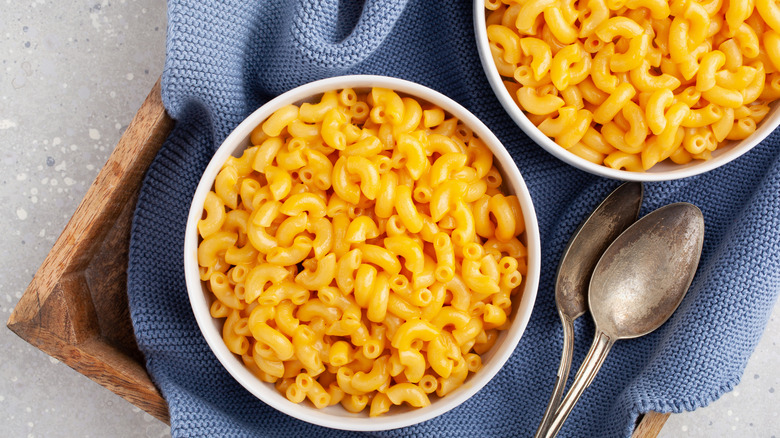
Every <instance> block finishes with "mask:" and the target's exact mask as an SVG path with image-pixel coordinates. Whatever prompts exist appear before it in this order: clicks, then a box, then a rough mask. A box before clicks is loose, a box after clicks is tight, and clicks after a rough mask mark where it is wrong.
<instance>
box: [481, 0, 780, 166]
mask: <svg viewBox="0 0 780 438" xmlns="http://www.w3.org/2000/svg"><path fill="white" fill-rule="evenodd" d="M474 32H475V34H476V37H477V48H478V49H479V57H480V59H481V61H482V68H483V69H484V70H485V74H486V75H487V78H488V82H490V86H491V87H492V88H493V92H495V93H496V97H498V100H499V102H501V105H502V106H503V107H504V109H505V110H506V112H507V113H509V116H510V117H512V120H514V121H515V123H517V125H518V126H519V127H520V129H522V130H523V132H525V133H526V135H528V137H530V138H531V140H533V141H534V142H536V144H538V145H539V146H541V147H542V148H544V149H545V150H546V151H547V152H549V153H551V154H553V155H554V156H556V157H557V158H560V159H561V160H563V161H564V162H566V163H568V164H571V165H572V166H574V167H577V168H579V169H581V170H584V171H586V172H590V173H593V174H596V175H601V176H605V177H607V178H614V179H620V180H625V181H667V180H673V179H679V178H686V177H689V176H693V175H698V174H700V173H704V172H707V171H710V170H712V169H715V168H716V167H720V166H722V165H724V164H726V163H728V162H730V161H732V160H734V159H736V158H738V157H739V156H741V155H742V154H744V153H746V152H747V151H749V150H750V149H752V148H753V146H755V145H757V144H758V143H760V142H761V140H763V139H764V138H766V137H767V136H768V135H769V134H771V133H772V131H774V130H775V128H777V126H778V124H780V111H779V110H778V107H780V105H777V104H776V102H775V103H773V104H772V105H771V108H772V109H771V110H770V111H769V114H767V116H766V117H765V118H764V120H762V122H761V123H760V124H759V125H758V128H757V129H756V132H755V133H753V134H752V135H751V136H750V137H748V138H746V139H744V140H741V141H727V142H726V144H724V145H721V146H719V147H718V149H716V150H715V151H714V152H713V153H712V158H711V159H709V160H707V161H702V160H693V161H691V162H690V163H688V164H674V163H672V162H670V161H669V160H665V161H664V162H661V163H658V164H656V165H655V166H653V167H652V168H650V169H649V170H648V171H647V172H629V171H626V170H617V169H612V168H610V167H607V166H603V165H599V164H594V163H591V162H590V161H588V160H585V159H584V158H580V157H579V156H577V155H575V154H573V153H571V152H569V151H567V150H566V149H564V148H562V147H561V146H559V145H557V144H556V143H555V141H553V140H552V139H551V138H549V137H547V136H546V135H544V134H543V133H542V132H541V131H540V130H539V129H538V128H537V127H536V126H535V125H534V124H533V123H531V121H530V120H528V117H526V115H525V113H523V111H522V110H521V109H520V108H519V107H518V106H517V104H516V103H515V101H514V100H513V99H512V96H511V95H510V94H509V91H507V89H506V87H505V86H504V84H503V83H502V79H501V75H499V74H498V69H497V68H496V65H495V63H494V62H493V57H492V56H491V54H490V46H489V43H488V38H487V26H485V2H484V0H474Z"/></svg>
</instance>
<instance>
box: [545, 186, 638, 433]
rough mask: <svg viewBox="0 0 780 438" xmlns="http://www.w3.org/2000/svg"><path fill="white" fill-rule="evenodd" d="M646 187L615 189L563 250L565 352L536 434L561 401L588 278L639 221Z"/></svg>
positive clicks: (559, 298) (559, 295)
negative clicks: (600, 258) (609, 249)
mask: <svg viewBox="0 0 780 438" xmlns="http://www.w3.org/2000/svg"><path fill="white" fill-rule="evenodd" d="M643 191H644V190H643V187H642V183H640V182H627V183H624V184H623V185H621V186H620V187H618V188H617V189H615V190H614V191H613V192H612V193H610V194H609V196H607V197H606V198H605V199H604V201H602V202H601V204H599V206H598V207H596V209H595V210H593V213H591V214H590V216H588V218H587V219H585V221H583V222H582V224H581V225H580V227H579V228H578V229H577V231H575V232H574V234H573V235H572V237H571V239H570V240H569V244H568V245H567V246H566V250H564V252H563V256H562V257H561V262H560V264H559V265H558V273H557V275H556V278H557V280H556V283H555V303H556V305H557V307H558V315H559V316H560V317H561V323H562V324H563V353H562V354H561V363H560V365H559V366H558V375H557V377H556V380H555V387H554V389H553V393H552V395H551V396H550V401H549V402H548V403H547V410H546V411H545V412H544V417H543V418H542V421H541V423H540V424H539V428H538V429H537V430H536V437H537V438H539V437H542V436H544V432H545V431H546V430H547V426H548V423H549V421H550V418H551V417H552V416H553V414H554V413H555V411H556V410H557V409H558V406H559V405H560V403H561V396H562V395H563V390H564V388H565V386H566V380H567V379H568V378H569V370H570V369H571V359H572V353H573V351H574V320H576V319H577V318H579V317H580V316H582V315H584V314H585V312H586V311H587V310H588V308H587V292H588V282H589V281H590V275H591V273H592V272H593V268H594V267H595V266H596V262H598V260H599V257H601V254H602V253H603V252H604V250H605V249H607V246H609V244H610V243H612V241H613V240H615V238H616V237H617V236H618V235H620V233H622V232H623V231H624V230H625V229H626V228H628V226H629V225H631V224H632V223H634V221H636V219H637V217H638V216H639V208H640V206H641V205H642V195H643Z"/></svg>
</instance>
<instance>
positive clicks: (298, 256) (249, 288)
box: [198, 17, 563, 416]
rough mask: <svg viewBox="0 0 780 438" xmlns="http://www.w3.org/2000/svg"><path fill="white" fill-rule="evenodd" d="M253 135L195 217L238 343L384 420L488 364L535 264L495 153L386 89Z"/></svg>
mask: <svg viewBox="0 0 780 438" xmlns="http://www.w3.org/2000/svg"><path fill="white" fill-rule="evenodd" d="M558 19H563V18H562V17H559V18H558ZM507 38H513V37H512V36H507ZM529 44H530V45H529ZM534 44H535V45H534ZM522 47H527V48H529V50H532V51H540V50H541V52H539V54H538V55H537V56H539V57H540V58H543V57H544V56H545V54H544V53H543V51H544V47H543V46H540V45H539V43H525V44H524V45H518V50H520V49H521V48H522ZM540 62H544V59H541V61H540ZM251 142H252V146H251V147H249V148H247V149H246V150H244V151H243V154H242V155H241V156H240V157H230V158H229V159H228V160H227V161H226V163H225V164H224V165H223V167H222V169H221V171H220V172H219V174H218V176H217V177H216V180H215V184H214V187H213V190H212V191H211V192H210V193H209V194H208V195H207V197H206V202H205V204H204V206H203V212H204V214H203V217H202V219H201V220H200V221H199V223H198V232H199V236H200V244H199V247H198V263H199V266H200V268H199V269H200V276H201V280H202V281H203V282H204V283H205V284H206V287H207V288H208V290H210V291H211V293H212V294H213V298H214V299H213V303H212V305H211V309H210V311H211V315H212V317H214V318H225V322H224V324H223V327H222V334H223V340H224V342H225V344H226V345H227V346H228V348H229V350H230V351H231V352H233V353H234V354H236V355H239V356H241V358H242V360H243V363H244V364H245V365H246V366H247V367H248V368H249V369H250V370H251V371H252V372H253V373H254V374H255V375H256V376H257V377H258V378H260V379H261V380H263V381H265V382H269V383H274V384H275V386H276V388H277V389H278V390H279V392H280V393H282V394H284V396H285V397H287V399H289V400H290V401H292V402H294V403H301V402H303V401H304V400H307V399H308V400H309V402H310V403H311V404H312V405H314V406H315V407H317V408H323V407H326V406H330V405H335V404H340V405H341V406H342V407H343V408H344V409H346V410H347V411H349V412H361V411H363V410H364V409H366V407H368V408H369V409H368V412H369V415H371V416H376V415H381V414H383V413H385V412H388V411H389V410H390V409H391V408H392V406H393V405H400V404H404V403H405V404H408V405H409V406H412V407H423V406H427V405H429V404H430V396H431V395H435V396H438V397H443V396H445V395H446V394H447V393H449V392H451V391H453V390H454V389H456V388H457V387H458V386H460V385H461V384H463V383H464V381H465V380H466V378H467V377H468V375H469V373H473V372H477V371H478V370H479V369H480V368H481V366H482V359H481V357H480V354H483V353H485V352H486V351H488V350H489V349H490V348H491V346H492V345H493V344H494V343H495V342H496V339H497V335H498V331H500V330H504V329H506V328H508V326H509V324H510V322H511V319H510V317H511V313H512V301H513V299H514V298H516V296H515V294H516V293H517V292H518V291H519V290H520V286H521V284H522V281H523V276H524V275H525V274H526V272H527V263H526V257H527V251H526V248H525V246H524V244H523V243H521V240H522V239H523V233H524V231H525V226H524V225H525V222H524V219H523V212H522V210H521V208H520V203H519V201H518V199H517V197H516V196H506V194H504V193H502V191H501V188H502V179H501V174H500V173H499V172H498V170H497V169H496V168H495V167H493V155H492V153H491V152H490V150H489V149H488V148H487V146H485V145H484V143H483V142H482V141H481V140H480V139H479V138H477V137H476V136H475V135H474V134H473V133H472V131H471V130H470V129H469V128H468V127H467V126H465V125H463V124H461V123H460V122H459V121H458V120H457V119H455V118H454V117H450V116H449V115H448V114H446V113H445V112H444V111H443V110H442V109H441V108H438V107H436V106H434V105H430V104H428V103H425V102H418V101H417V100H415V99H413V98H409V97H401V96H399V95H398V94H397V93H395V92H393V91H391V90H387V89H381V88H373V89H371V90H370V92H368V93H367V94H365V95H359V94H357V93H356V92H355V91H354V90H352V89H344V90H341V91H338V92H336V91H332V92H327V93H324V95H323V96H322V97H321V99H320V101H319V102H317V103H303V104H301V105H299V106H298V105H287V106H285V107H283V108H281V109H279V110H277V111H276V112H275V113H274V114H272V115H271V116H270V117H268V119H266V120H265V121H264V122H263V123H261V124H260V125H259V126H258V127H257V128H255V130H254V131H253V132H252V134H251Z"/></svg>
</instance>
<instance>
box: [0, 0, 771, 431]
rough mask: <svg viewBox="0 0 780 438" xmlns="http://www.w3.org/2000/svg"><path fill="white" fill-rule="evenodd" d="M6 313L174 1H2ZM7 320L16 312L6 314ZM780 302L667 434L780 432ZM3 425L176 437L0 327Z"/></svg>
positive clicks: (149, 72) (104, 153)
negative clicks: (712, 390) (737, 363)
mask: <svg viewBox="0 0 780 438" xmlns="http://www.w3.org/2000/svg"><path fill="white" fill-rule="evenodd" d="M0 5H1V6H0V63H2V65H0V69H1V70H0V145H2V148H1V149H0V181H1V183H0V201H1V202H0V228H2V229H3V230H5V232H4V233H0V319H2V321H6V320H7V319H8V317H9V316H10V314H11V311H12V309H13V307H14V306H15V305H16V303H17V301H18V300H19V298H20V297H21V295H22V293H23V291H24V290H25V288H26V287H27V285H28V283H29V282H30V280H31V279H32V277H33V275H34V273H35V271H36V270H37V269H38V267H39V266H40V264H41V262H42V261H43V259H44V257H45V256H46V254H47V253H48V252H49V250H50V249H51V247H52V245H53V244H54V241H55V239H56V238H57V236H58V235H59V234H60V232H61V231H62V230H63V228H64V227H65V225H66V223H67V221H68V219H69V218H70V217H71V215H72V214H73V212H74V211H75V209H76V206H77V205H78V203H79V201H80V200H81V199H82V197H83V196H84V194H85V193H86V191H87V188H88V187H89V185H90V184H91V183H92V180H93V179H94V178H95V176H96V175H97V173H98V171H99V170H100V168H101V167H102V166H103V164H104V163H105V162H106V159H107V158H108V156H109V154H110V153H111V151H112V150H113V148H114V146H115V145H116V143H117V141H118V140H119V137H120V136H121V135H122V133H123V132H124V129H125V128H126V127H127V124H128V123H129V122H130V120H131V119H132V117H133V115H134V114H135V112H136V111H137V110H138V107H139V106H140V104H141V102H142V101H143V99H144V98H145V96H146V94H147V93H148V91H149V90H150V89H151V87H152V85H153V84H154V82H155V81H156V80H157V78H158V76H159V75H160V73H161V72H162V68H163V62H164V52H165V50H164V49H165V24H166V20H165V14H166V11H165V8H166V5H165V2H161V1H159V0H111V1H107V0H92V1H76V2H54V1H51V0H14V1H12V0H0ZM3 325H4V324H3ZM778 342H780V306H776V308H775V312H774V315H773V317H772V319H771V321H770V322H769V326H768V328H767V330H766V333H765V335H764V337H763V338H762V340H761V343H760V344H759V346H758V348H757V349H756V351H755V353H754V354H753V357H752V358H751V360H750V362H749V364H748V366H747V369H746V371H745V374H744V376H743V378H742V382H741V383H740V384H739V386H737V388H736V389H735V390H734V391H732V392H731V393H729V394H726V395H725V396H723V397H722V398H721V399H720V400H718V401H716V402H714V403H712V404H711V405H710V406H708V407H706V408H703V409H699V410H697V411H695V412H692V413H684V414H679V415H672V417H671V418H670V420H669V421H668V422H667V424H666V426H665V427H664V429H663V431H662V433H661V436H662V437H725V436H742V437H766V438H770V437H771V438H775V437H780V418H778V415H779V414H778V413H779V412H780V394H778V392H780V371H779V368H778V365H777V364H778V363H780V349H778V346H777V344H778ZM0 351H2V353H0V424H2V426H0V430H2V433H1V435H2V436H4V437H33V436H36V437H38V436H40V437H90V436H97V437H102V436H121V437H146V436H153V437H156V436H166V435H168V434H169V429H168V427H167V426H166V425H164V424H162V423H160V422H159V421H157V420H156V419H154V418H153V417H151V416H150V415H148V414H146V413H144V412H143V411H141V410H139V409H138V408H136V407H134V406H132V405H130V404H129V403H127V402H125V401H124V400H123V399H121V398H119V397H118V396H115V395H114V394H113V393H111V392H110V391H108V390H107V389H104V388H103V387H101V386H99V385H97V384H96V383H93V382H92V381H90V380H89V379H87V378H86V377H83V376H82V375H80V374H78V373H77V372H75V371H73V370H71V369H70V368H69V367H67V366H65V365H64V364H61V363H59V362H58V361H57V360H55V359H53V358H50V357H48V356H47V355H46V354H44V353H42V352H41V351H39V350H37V349H36V348H34V347H32V346H30V345H28V344H27V343H25V342H24V341H22V340H20V339H19V338H17V337H16V336H15V335H14V334H13V333H11V332H10V331H9V330H7V329H6V328H5V327H3V328H2V329H0Z"/></svg>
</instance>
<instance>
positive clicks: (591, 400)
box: [128, 0, 780, 437]
mask: <svg viewBox="0 0 780 438" xmlns="http://www.w3.org/2000/svg"><path fill="white" fill-rule="evenodd" d="M168 7H169V17H168V26H169V27H168V40H167V59H166V64H165V72H164V74H163V100H164V102H165V106H166V109H167V110H168V113H169V114H170V115H171V116H172V117H173V118H174V119H176V121H177V123H176V127H175V129H174V131H173V132H172V134H171V135H170V137H169V138H168V139H167V141H166V142H165V144H164V145H163V147H162V149H161V150H160V152H159V155H158V156H157V158H156V159H155V161H154V162H153V163H152V165H151V167H150V169H149V171H148V173H147V175H146V178H145V181H144V184H143V188H142V190H141V193H140V197H139V199H138V204H137V208H136V212H135V217H134V220H133V228H132V238H131V245H130V260H129V267H128V295H129V304H130V310H131V316H132V321H133V325H134V328H135V333H136V336H137V340H138V346H139V347H140V349H141V351H142V352H143V353H144V355H145V357H146V360H147V369H148V370H149V372H150V374H151V375H152V377H153V379H154V381H155V383H156V384H157V385H158V386H159V388H160V389H161V391H162V393H163V395H164V396H165V398H166V400H167V401H168V405H169V408H170V414H171V426H172V429H171V430H172V434H173V435H174V436H177V437H194V436H209V437H215V436H220V437H222V436H259V437H265V436H267V437H293V436H358V435H360V434H357V433H351V432H342V431H337V430H330V429H324V428H320V427H317V426H313V425H310V424H308V423H305V422H302V421H299V420H296V419H293V418H291V417H288V416H286V415H284V414H282V413H279V412H277V411H275V410H274V409H272V408H270V407H269V406H267V405H265V404H264V403H263V402H262V401H260V400H258V399H256V398H255V397H253V396H252V395H251V394H250V393H249V392H248V391H246V390H245V389H244V388H242V387H241V386H240V385H239V384H238V383H236V382H235V381H234V380H233V379H232V377H231V376H230V375H229V374H228V373H227V372H226V371H225V370H224V369H223V368H222V366H221V365H220V363H219V362H218V361H217V359H216V357H215V356H214V355H213V353H212V352H211V351H210V350H209V348H208V346H207V345H206V342H205V340H204V339H203V337H202V335H201V333H200V331H199V330H198V327H197V325H196V323H195V319H194V317H193V314H192V311H191V309H190V305H189V302H188V298H187V292H186V289H185V283H184V274H183V262H182V248H183V238H184V229H185V223H186V216H187V211H188V209H189V205H190V201H191V197H192V195H193V193H194V191H195V187H196V185H197V183H198V180H199V178H200V175H201V173H202V172H203V170H204V169H205V167H206V165H207V163H208V162H209V160H210V158H211V156H212V154H213V152H214V151H215V149H216V148H217V147H218V146H219V144H220V142H221V141H222V140H223V139H224V138H225V137H226V136H227V135H228V133H229V132H230V131H231V130H232V129H233V128H234V127H235V126H236V125H237V124H238V123H239V122H240V121H241V120H242V119H243V118H244V117H246V116H247V115H249V114H250V113H251V112H252V111H253V110H255V109H256V108H258V107H259V106H260V105H262V104H263V103H264V102H266V101H267V100H269V99H270V98H272V97H274V96H276V95H278V94H280V93H282V92H284V91H286V90H289V89H291V88H293V87H296V86H298V85H301V84H304V83H307V82H310V81H313V80H316V79H321V78H324V77H330V76H336V75H342V74H358V73H365V74H381V75H387V76H395V77H399V78H404V79H408V80H411V81H414V82H418V83H420V84H423V85H426V86H428V87H431V88H433V89H436V90H438V91H440V92H442V93H444V94H446V95H448V96H450V97H451V98H453V99H455V100H456V101H458V102H459V103H461V104H462V105H463V106H465V107H466V108H468V109H469V110H471V111H472V112H473V113H474V114H475V115H476V116H477V117H479V118H480V119H481V120H482V121H484V122H485V124H487V126H488V127H489V128H490V129H492V130H493V131H494V132H495V133H496V135H497V136H498V137H499V138H500V140H501V141H502V142H503V144H504V145H505V146H506V148H507V149H508V150H509V152H510V153H511V155H512V156H513V157H514V159H515V160H516V162H517V165H518V167H519V169H520V171H521V173H522V174H523V177H524V178H525V181H526V183H527V185H528V188H529V190H530V192H531V195H532V197H533V200H534V205H535V208H536V212H537V215H538V221H539V226H540V233H541V237H542V272H541V280H540V285H539V293H538V298H537V302H536V305H535V308H534V312H533V315H532V317H531V320H530V322H529V323H528V328H527V330H526V333H525V334H524V336H523V338H522V340H521V341H520V344H519V346H518V347H517V349H516V351H515V352H514V354H513V355H512V357H511V358H510V359H509V361H508V362H507V364H506V365H505V367H504V368H503V369H502V371H501V372H500V373H499V374H498V375H497V376H496V377H495V378H494V379H493V380H492V381H491V382H490V383H489V384H488V385H487V386H486V387H485V388H484V389H482V390H481V391H480V392H479V393H477V394H476V395H475V396H474V397H473V398H472V399H470V400H468V401H467V402H466V403H464V404H463V405H461V406H460V407H458V408H456V409H454V410H453V411H450V412H448V413H446V414H444V415H442V416H440V417H438V418H435V419H433V420H430V421H427V422H425V423H422V424H419V425H416V426H412V427H408V428H404V429H399V430H392V431H385V432H381V433H374V434H373V435H376V436H388V437H412V436H415V437H420V436H462V437H474V436H482V437H484V436H496V437H503V436H530V435H532V434H533V432H534V431H535V429H536V426H537V424H538V422H539V420H540V419H541V416H542V413H543V411H544V407H545V406H546V402H547V399H548V397H549V394H550V392H551V390H552V386H553V382H554V378H555V373H556V370H557V366H558V360H559V358H560V351H561V345H562V334H561V328H560V322H559V320H558V315H557V313H556V310H555V302H554V292H553V284H554V276H555V271H556V267H557V264H558V260H559V259H560V256H561V253H562V251H563V249H564V247H565V245H566V243H567V241H568V239H569V237H570V236H571V234H572V233H573V232H574V230H575V229H576V227H577V226H578V224H579V223H580V222H581V221H582V220H583V219H584V218H585V217H586V216H587V215H588V213H589V212H590V211H591V210H592V209H593V208H594V207H595V206H596V205H597V204H598V203H599V201H600V200H601V199H603V198H604V197H605V196H606V195H607V194H608V193H609V192H610V191H611V190H612V189H614V188H615V187H617V185H618V184H619V182H618V181H613V180H608V179H603V178H599V177H596V176H593V175H590V174H587V173H584V172H582V171H579V170H576V169H574V168H572V167H570V166H568V165H566V164H564V163H563V162H561V161H559V160H558V159H556V158H554V157H553V156H552V155H550V154H548V153H547V152H544V151H543V150H542V149H541V148H540V147H539V146H537V145H535V144H534V143H533V142H532V141H531V140H529V139H528V137H526V136H525V135H524V134H523V133H522V132H521V131H520V129H519V128H518V127H517V126H516V125H515V124H514V123H513V122H512V121H511V119H510V118H509V117H508V116H507V115H506V113H505V112H504V110H503V109H502V107H501V106H500V104H499V102H498V100H497V99H496V98H495V95H494V94H493V92H492V90H491V88H490V86H489V85H488V82H487V79H486V77H485V74H484V72H483V70H482V67H481V64H480V60H479V56H478V53H477V48H476V44H475V37H474V31H473V19H472V2H471V1H464V0H461V1H455V2H432V1H421V0H416V1H412V0H410V1H401V0H399V1H391V0H365V2H364V3H363V2H360V1H341V2H338V1H336V0H319V1H318V0H279V1H265V2H258V1H252V2H248V1H244V0H226V1H214V0H170V1H169V2H168ZM778 155H780V136H779V134H778V133H777V132H775V133H774V134H772V135H771V136H770V137H769V138H768V139H767V140H765V141H764V142H763V143H761V144H760V145H758V146H757V147H756V148H754V149H753V150H752V151H751V152H749V153H748V154H746V155H744V156H742V157H741V158H739V159H737V160H735V161H734V162H732V163H731V164H729V165H727V166H724V167H722V168H719V169H717V170H714V171H712V172H709V173H707V174H705V175H700V176H696V177H691V178H687V179H684V180H679V181H672V182H663V183H651V184H646V185H645V202H644V206H643V210H642V214H646V213H647V212H649V211H651V210H653V209H655V208H658V207H660V206H663V205H665V204H668V203H672V202H678V201H687V202H691V203H693V204H695V205H697V206H699V207H700V208H701V210H702V212H703V213H704V217H705V222H706V235H705V243H704V253H703V255H702V259H701V263H700V265H699V270H698V273H697V275H696V278H695V279H694V282H693V285H692V286H691V289H690V291H689V292H688V294H687V296H686V298H685V300H684V301H683V303H682V305H681V306H680V308H679V310H678V311H677V312H676V313H675V315H674V316H673V317H672V318H671V319H670V320H669V321H668V322H667V323H666V324H665V325H664V326H663V327H662V328H661V329H660V330H658V331H657V332H655V333H653V334H651V335H649V336H646V337H644V338H640V339H635V340H627V341H620V342H618V343H617V344H616V345H615V347H614V349H613V351H612V353H611V354H610V356H609V357H608V358H607V360H606V362H605V364H604V366H603V368H602V370H601V372H600V373H599V375H598V376H597V377H596V378H595V380H594V382H593V384H592V385H591V386H590V387H589V388H588V389H587V390H586V391H585V394H584V396H583V398H582V399H581V400H580V402H579V403H578V405H577V406H576V407H575V409H574V411H573V413H572V414H571V416H570V417H569V419H568V421H567V422H566V424H565V425H564V427H563V430H562V431H561V434H560V436H565V437H596V436H598V437H624V436H629V435H630V433H631V431H632V430H633V428H634V425H635V421H636V419H637V417H638V415H640V414H641V413H644V412H648V411H650V410H654V411H659V412H680V411H682V410H692V409H696V408H698V407H701V406H705V405H707V404H708V403H710V402H712V401H713V400H715V399H717V398H718V397H719V396H720V395H722V394H723V393H724V392H726V391H729V390H731V389H732V388H733V387H734V385H736V384H737V383H738V382H739V379H740V375H741V373H742V371H743V369H744V367H745V364H746V362H747V360H748V357H749V356H750V354H751V352H752V351H753V349H754V347H755V345H756V343H757V342H758V339H759V337H760V336H761V333H762V331H763V329H764V326H765V324H766V322H767V320H768V318H769V315H770V313H771V310H772V307H773V304H774V302H775V300H776V298H777V295H778V290H779V289H780V243H779V242H780V161H779V160H778ZM575 334H576V339H577V344H576V349H575V357H574V365H573V366H574V368H575V369H576V367H578V366H579V363H580V362H581V361H582V358H583V357H584V355H585V352H586V350H587V349H588V347H589V345H590V341H591V339H592V336H593V324H592V322H591V320H590V318H589V317H585V318H580V319H579V320H578V321H577V325H576V333H575ZM572 375H573V373H572Z"/></svg>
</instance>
